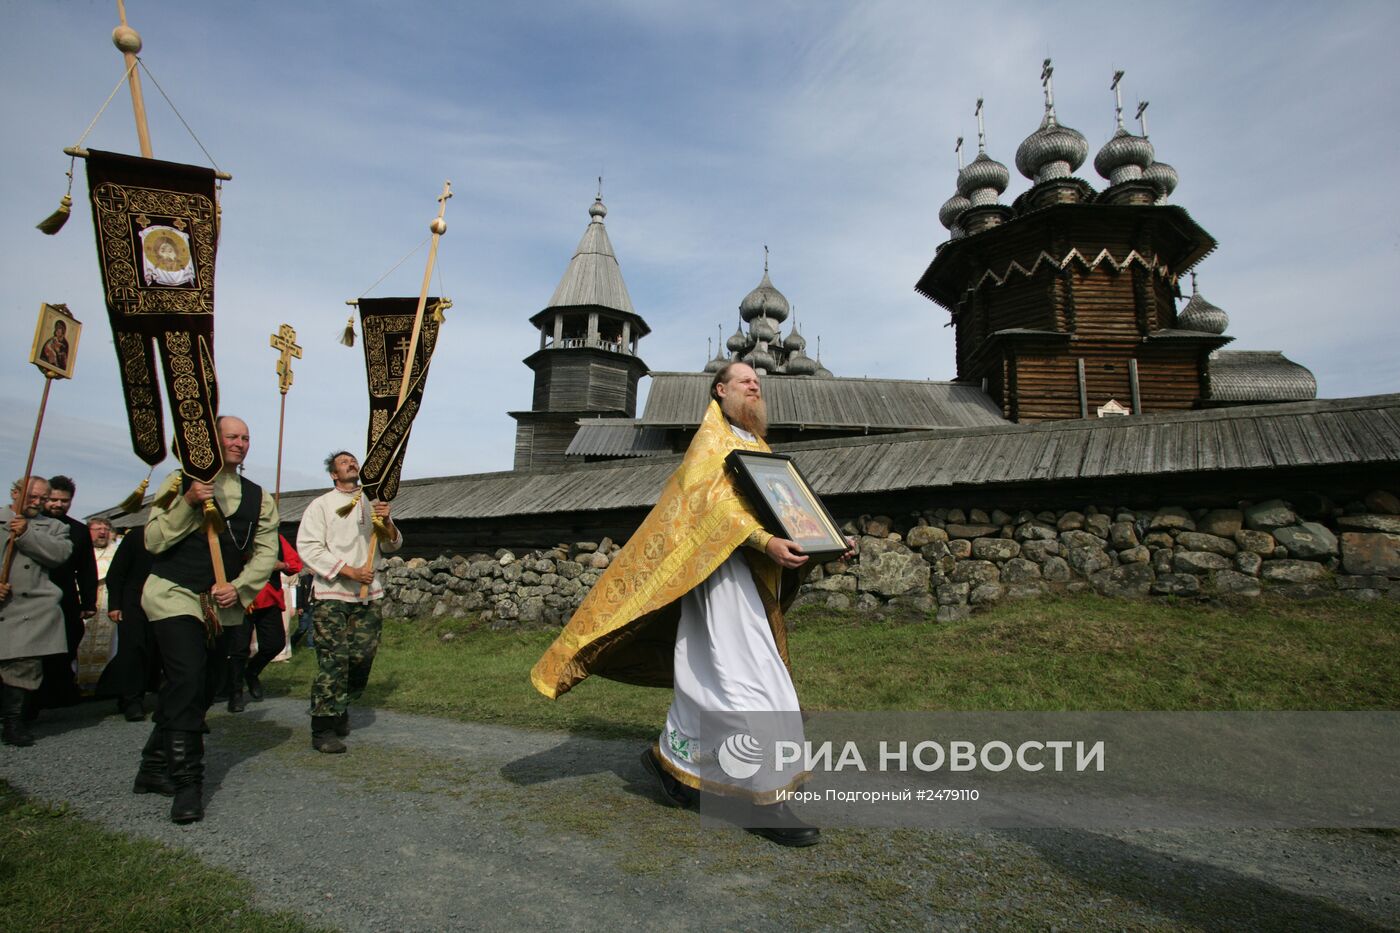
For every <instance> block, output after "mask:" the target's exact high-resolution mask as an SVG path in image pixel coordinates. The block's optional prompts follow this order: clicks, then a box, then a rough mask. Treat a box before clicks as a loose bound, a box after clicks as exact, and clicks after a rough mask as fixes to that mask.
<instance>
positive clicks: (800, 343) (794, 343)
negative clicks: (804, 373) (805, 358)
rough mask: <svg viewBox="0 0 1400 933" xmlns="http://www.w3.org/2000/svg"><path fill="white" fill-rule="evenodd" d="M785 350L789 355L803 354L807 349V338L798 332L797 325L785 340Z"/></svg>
mask: <svg viewBox="0 0 1400 933" xmlns="http://www.w3.org/2000/svg"><path fill="white" fill-rule="evenodd" d="M783 349H784V350H786V351H788V352H789V353H801V352H802V351H803V350H805V349H807V338H806V337H804V336H802V335H801V334H799V333H798V332H797V326H796V325H793V328H792V330H790V331H788V335H787V336H786V337H785V338H783Z"/></svg>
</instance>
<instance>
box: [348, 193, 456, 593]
mask: <svg viewBox="0 0 1400 933" xmlns="http://www.w3.org/2000/svg"><path fill="white" fill-rule="evenodd" d="M450 197H452V182H451V180H448V181H444V182H443V183H442V194H441V195H439V196H438V215H437V217H435V218H433V222H432V223H430V224H429V225H428V229H429V230H431V231H432V233H433V242H432V245H431V246H429V247H428V265H427V268H425V269H424V270H423V286H422V288H420V289H419V290H418V311H417V313H415V314H414V316H413V335H412V336H411V337H409V339H408V354H407V356H405V358H404V361H403V379H402V380H401V381H400V382H399V402H398V404H399V406H402V405H403V400H404V399H406V398H408V387H409V384H410V383H411V382H412V377H413V361H414V360H415V359H417V358H418V338H419V337H420V336H421V335H422V333H423V311H424V309H425V308H427V306H428V288H429V287H430V286H431V285H432V281H433V264H434V263H435V262H436V261H437V249H438V241H439V240H441V239H442V235H443V234H444V233H446V232H447V221H446V220H444V219H443V216H444V215H445V214H446V213H447V199H448V198H450ZM438 297H439V298H441V297H442V296H441V295H439V296H438ZM396 407H397V406H396ZM376 530H378V523H376ZM378 547H379V535H378V534H373V535H370V539H369V561H368V562H367V563H366V564H365V569H366V570H368V571H369V572H370V573H374V554H375V551H376V550H377V549H378ZM369 587H370V584H368V583H361V584H360V598H361V599H366V598H368V597H369Z"/></svg>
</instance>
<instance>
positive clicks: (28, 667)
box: [0, 476, 73, 748]
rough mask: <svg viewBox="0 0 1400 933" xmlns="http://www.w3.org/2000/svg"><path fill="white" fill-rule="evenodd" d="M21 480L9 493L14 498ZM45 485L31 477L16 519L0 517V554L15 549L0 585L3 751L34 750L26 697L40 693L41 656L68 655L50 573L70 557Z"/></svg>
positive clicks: (68, 540) (60, 609) (59, 597)
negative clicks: (47, 508) (49, 510)
mask: <svg viewBox="0 0 1400 933" xmlns="http://www.w3.org/2000/svg"><path fill="white" fill-rule="evenodd" d="M23 483H24V480H22V479H21V480H19V481H17V482H16V483H15V484H14V486H12V487H11V492H12V493H15V492H18V491H19V489H20V487H21V485H22V484H23ZM48 495H49V483H48V480H45V479H42V478H40V477H37V476H36V477H33V478H31V479H30V481H29V488H28V490H27V491H26V495H25V497H24V499H23V504H22V506H21V511H20V514H18V515H16V514H15V513H14V510H13V509H12V508H6V509H4V510H3V511H0V554H6V553H8V552H9V551H10V549H11V548H13V549H14V563H13V564H12V565H11V567H10V579H9V582H7V583H0V681H3V683H4V686H3V687H0V720H3V725H4V733H3V738H4V742H5V744H6V745H15V746H18V747H20V748H24V747H26V746H29V745H33V744H34V737H33V736H32V735H30V734H29V730H28V728H26V727H25V724H24V703H25V699H26V697H27V696H28V695H29V694H31V693H33V692H34V691H35V690H38V689H39V684H40V683H41V682H42V680H43V664H42V662H41V661H40V658H42V657H43V656H44V655H46V654H58V653H59V652H64V651H67V650H68V638H67V635H65V633H64V629H63V607H62V606H61V605H60V601H61V600H62V598H63V594H62V592H61V591H60V590H59V588H58V587H57V586H56V585H55V584H54V582H53V581H52V580H50V579H49V571H50V570H52V569H53V568H54V567H57V566H58V565H59V564H61V563H63V562H64V561H65V560H67V559H68V557H69V556H70V555H71V554H72V553H73V539H72V538H70V537H69V536H68V529H67V528H66V527H64V526H63V525H60V524H59V523H58V522H57V521H55V520H54V519H52V518H49V517H48V516H46V515H44V514H43V506H44V500H45V499H47V498H48Z"/></svg>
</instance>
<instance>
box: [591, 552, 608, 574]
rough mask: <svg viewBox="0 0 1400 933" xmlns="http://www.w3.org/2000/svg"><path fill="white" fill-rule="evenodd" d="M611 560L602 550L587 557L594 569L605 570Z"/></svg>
mask: <svg viewBox="0 0 1400 933" xmlns="http://www.w3.org/2000/svg"><path fill="white" fill-rule="evenodd" d="M611 560H612V558H610V557H608V555H606V554H604V553H603V552H602V551H598V552H597V553H595V554H594V555H593V556H592V557H591V558H590V559H589V564H590V565H591V566H592V567H593V569H594V570H606V569H607V568H608V563H609V562H610V561H611Z"/></svg>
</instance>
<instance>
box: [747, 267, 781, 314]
mask: <svg viewBox="0 0 1400 933" xmlns="http://www.w3.org/2000/svg"><path fill="white" fill-rule="evenodd" d="M739 314H740V315H741V316H742V317H743V319H744V320H746V321H752V320H753V319H754V318H756V317H760V316H763V317H770V318H772V319H773V320H775V321H778V322H780V323H781V322H782V321H785V320H787V316H788V300H787V299H786V298H784V297H783V293H782V292H780V291H778V290H777V289H776V288H774V287H773V282H772V280H771V279H769V278H768V270H767V269H766V268H765V269H764V270H763V281H761V282H759V283H758V287H757V288H755V289H754V290H753V291H751V292H749V293H748V294H747V295H745V296H744V300H743V301H741V302H739Z"/></svg>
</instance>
